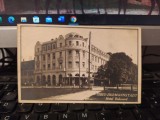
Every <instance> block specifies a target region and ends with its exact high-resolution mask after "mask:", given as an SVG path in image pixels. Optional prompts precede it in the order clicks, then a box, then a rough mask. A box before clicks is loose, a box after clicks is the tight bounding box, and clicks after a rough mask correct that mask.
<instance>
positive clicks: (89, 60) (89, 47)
mask: <svg viewBox="0 0 160 120" xmlns="http://www.w3.org/2000/svg"><path fill="white" fill-rule="evenodd" d="M88 49H89V54H88V87H89V88H91V83H90V78H91V76H90V72H91V70H90V63H91V56H90V54H91V32H89V45H88Z"/></svg>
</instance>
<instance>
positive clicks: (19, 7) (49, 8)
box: [0, 0, 160, 15]
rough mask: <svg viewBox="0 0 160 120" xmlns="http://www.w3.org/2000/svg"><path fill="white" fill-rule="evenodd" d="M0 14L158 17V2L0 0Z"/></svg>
mask: <svg viewBox="0 0 160 120" xmlns="http://www.w3.org/2000/svg"><path fill="white" fill-rule="evenodd" d="M0 14H111V15H112V14H114V15H160V0H0Z"/></svg>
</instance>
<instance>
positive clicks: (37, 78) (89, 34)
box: [17, 24, 141, 104]
mask: <svg viewBox="0 0 160 120" xmlns="http://www.w3.org/2000/svg"><path fill="white" fill-rule="evenodd" d="M17 43H18V97H19V98H18V99H19V102H21V103H106V104H108V103H112V104H113V103H114V104H124V103H125V104H138V103H141V29H140V28H138V27H123V26H122V27H118V26H117V27H116V26H114V27H112V26H63V25H62V26H58V25H25V24H23V25H18V42H17Z"/></svg>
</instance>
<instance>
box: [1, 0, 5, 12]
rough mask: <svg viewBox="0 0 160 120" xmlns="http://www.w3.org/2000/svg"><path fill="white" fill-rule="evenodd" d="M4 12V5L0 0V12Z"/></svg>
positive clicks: (2, 0)
mask: <svg viewBox="0 0 160 120" xmlns="http://www.w3.org/2000/svg"><path fill="white" fill-rule="evenodd" d="M4 12H5V5H4V0H0V13H4Z"/></svg>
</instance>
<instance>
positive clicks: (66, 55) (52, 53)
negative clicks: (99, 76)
mask: <svg viewBox="0 0 160 120" xmlns="http://www.w3.org/2000/svg"><path fill="white" fill-rule="evenodd" d="M88 43H89V42H88V39H87V38H83V37H82V36H80V35H78V34H76V33H69V34H67V35H65V36H62V35H60V36H59V37H58V38H56V39H52V40H50V41H48V42H45V43H40V42H37V44H36V45H35V71H34V74H35V80H36V81H39V80H38V79H40V80H44V79H45V80H46V81H47V80H48V79H50V81H49V83H50V84H51V85H52V84H55V83H56V84H59V83H60V79H61V76H62V79H63V78H66V77H71V76H72V77H79V67H80V77H88V64H89V62H88V61H89V49H88ZM90 58H91V62H90V70H91V75H92V74H93V73H95V72H97V70H98V67H99V66H100V65H102V64H105V63H106V62H107V61H108V60H109V55H108V54H107V53H105V52H103V51H101V50H100V49H98V48H97V47H95V46H94V45H91V54H90ZM79 63H80V64H79ZM53 75H55V77H56V81H53ZM60 75H61V76H60ZM44 76H45V77H46V78H44ZM49 76H50V77H49ZM38 77H39V78H38ZM41 82H42V81H41ZM47 84H48V83H47Z"/></svg>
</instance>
